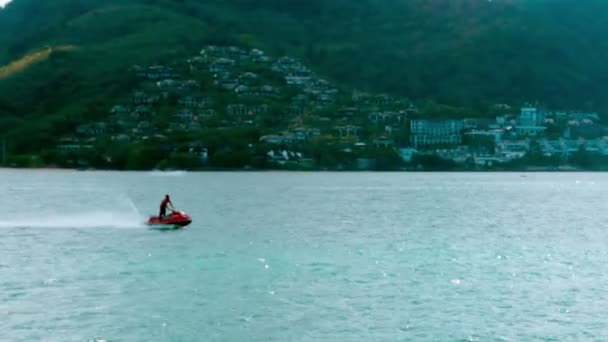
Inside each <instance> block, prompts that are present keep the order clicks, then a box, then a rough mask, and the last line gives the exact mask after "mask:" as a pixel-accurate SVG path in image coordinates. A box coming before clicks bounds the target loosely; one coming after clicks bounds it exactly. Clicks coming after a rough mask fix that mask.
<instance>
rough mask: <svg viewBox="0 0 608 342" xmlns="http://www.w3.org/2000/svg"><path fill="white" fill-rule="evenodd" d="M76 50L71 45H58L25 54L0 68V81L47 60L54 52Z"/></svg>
mask: <svg viewBox="0 0 608 342" xmlns="http://www.w3.org/2000/svg"><path fill="white" fill-rule="evenodd" d="M76 49H77V48H76V47H75V46H73V45H60V46H53V47H49V48H46V49H44V50H39V51H36V52H32V53H30V54H27V55H25V56H23V57H21V58H20V59H18V60H16V61H13V62H11V63H9V64H7V65H5V66H2V67H0V80H1V79H5V78H8V77H11V76H13V75H15V74H17V73H20V72H22V71H24V70H26V69H27V68H29V67H30V66H32V65H34V64H37V63H40V62H43V61H45V60H47V59H48V58H49V57H50V56H51V55H52V54H53V53H54V52H57V51H73V50H76Z"/></svg>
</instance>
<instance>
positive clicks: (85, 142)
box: [56, 46, 608, 170]
mask: <svg viewBox="0 0 608 342" xmlns="http://www.w3.org/2000/svg"><path fill="white" fill-rule="evenodd" d="M129 72H130V73H132V74H133V75H134V76H135V77H136V78H137V79H138V82H137V86H136V87H135V88H134V89H132V91H131V93H130V94H125V96H124V98H121V99H117V101H116V103H115V104H114V105H113V106H112V107H110V108H108V109H107V118H106V119H104V120H99V121H95V122H90V123H87V124H83V125H80V126H78V127H77V128H76V129H75V131H74V132H73V133H72V134H70V135H67V136H64V137H61V138H60V139H59V141H58V142H57V146H56V150H57V152H58V153H59V154H63V155H66V156H70V155H73V154H79V153H80V154H82V153H94V152H95V151H96V149H97V145H98V142H99V141H100V140H102V139H104V140H109V141H111V142H112V143H114V144H132V143H136V142H142V141H146V140H151V139H154V140H156V141H161V142H163V146H164V151H168V153H171V151H173V150H176V149H178V147H177V144H176V143H175V140H176V139H175V137H176V136H178V135H179V136H186V137H187V138H185V139H181V141H182V147H181V148H182V150H183V141H184V140H188V141H186V144H187V148H186V150H185V152H187V153H190V154H192V155H194V156H196V158H198V159H199V160H200V162H201V165H203V166H204V165H205V164H206V163H207V162H208V161H209V158H212V156H211V153H212V152H213V151H210V150H209V146H208V142H207V141H205V140H204V139H202V138H197V137H199V136H200V135H199V134H198V133H199V132H202V131H204V130H219V131H221V130H226V129H233V128H247V127H251V128H254V127H258V128H260V131H261V132H264V133H263V134H260V136H259V139H258V140H257V141H255V142H252V143H251V144H250V146H249V148H250V149H251V150H252V151H253V150H255V151H257V152H259V151H260V150H263V153H264V158H266V161H267V162H268V163H269V164H268V165H271V166H273V167H278V168H280V167H283V166H290V167H296V168H297V167H298V166H303V167H304V166H306V167H308V168H314V164H315V162H316V160H315V156H313V155H308V154H307V152H306V150H307V149H305V148H303V147H304V146H306V145H307V144H314V143H318V142H323V143H324V144H328V145H331V146H334V147H335V148H338V149H339V150H340V152H341V153H344V154H352V155H353V164H352V165H351V166H350V168H352V169H358V170H373V169H375V167H376V163H377V160H376V158H375V157H374V152H373V151H376V152H377V151H379V150H386V151H389V152H390V153H394V154H395V155H396V156H398V158H400V160H401V161H402V162H403V165H402V167H403V168H404V169H408V168H410V169H411V168H414V169H415V168H416V167H417V165H416V158H417V157H419V156H435V157H437V158H441V159H443V160H449V161H451V162H453V163H454V164H455V165H467V166H469V167H473V168H488V167H495V166H497V165H502V164H508V163H511V162H513V161H515V160H518V159H521V158H524V157H525V156H526V155H528V154H529V153H532V152H534V153H537V154H539V155H541V156H544V157H549V158H556V159H559V160H562V161H563V162H564V163H567V162H568V160H569V159H570V158H571V157H572V156H573V155H575V154H576V153H579V152H580V151H586V152H588V153H593V154H598V155H602V156H608V140H607V138H606V136H607V133H608V130H607V127H606V126H604V125H602V124H601V120H600V116H599V115H598V114H597V113H593V112H581V111H556V110H548V109H545V108H543V107H541V106H537V105H526V106H523V107H522V108H512V107H511V106H509V105H507V104H497V105H495V109H496V113H500V114H499V115H496V116H495V117H492V118H491V119H489V118H487V117H483V118H476V117H470V118H449V117H448V118H445V119H437V118H429V117H426V116H425V113H424V112H422V111H421V110H419V108H418V107H417V106H416V104H415V103H414V102H412V101H410V100H409V99H405V98H395V97H392V96H388V95H383V94H370V93H366V92H361V91H357V90H352V89H344V88H342V87H339V86H336V85H334V84H332V82H330V81H328V80H325V79H323V78H321V77H320V76H318V75H317V74H316V73H315V72H313V71H312V70H311V69H310V68H309V67H307V66H306V65H304V64H303V63H302V62H301V61H298V60H297V59H294V58H290V57H282V58H278V59H275V58H272V57H270V56H268V55H266V54H265V53H264V52H263V51H261V50H259V49H252V50H249V49H244V48H240V47H234V46H207V47H205V48H204V49H202V50H201V51H200V53H199V54H198V55H196V56H193V57H192V58H190V59H187V60H185V61H181V62H176V63H173V64H171V65H151V66H140V65H135V66H133V67H132V68H131V69H130V70H129ZM269 120H270V121H272V120H275V121H277V120H278V123H277V124H276V126H280V127H281V128H276V127H272V125H270V126H269V125H268V122H269ZM262 146H263V147H264V148H263V149H261V147H262ZM358 151H372V152H369V153H358Z"/></svg>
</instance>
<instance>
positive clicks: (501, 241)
mask: <svg viewBox="0 0 608 342" xmlns="http://www.w3.org/2000/svg"><path fill="white" fill-rule="evenodd" d="M607 190H608V175H606V174H586V173H582V174H578V173H573V174H541V173H538V174H525V175H524V174H516V173H513V174H465V173H462V174H407V173H399V174H397V173H395V174H382V173H359V174H351V173H201V174H191V173H182V172H174V173H155V172H150V173H104V172H65V171H56V172H54V171H0V191H1V192H2V194H4V195H3V196H2V197H1V198H0V205H1V207H2V208H3V210H2V217H0V231H1V232H2V236H1V237H0V251H1V253H0V318H1V319H0V340H2V341H95V340H107V341H490V340H504V341H533V340H540V341H553V340H554V341H583V340H597V341H600V340H608V324H607V323H606V317H608V306H607V305H606V303H607V302H608V286H607V285H608V230H607V222H608V220H607V215H608V214H606V212H607V211H606V206H607V204H606V198H607V196H608V195H607V194H608V192H607ZM165 193H170V194H171V195H172V198H173V201H174V204H175V205H176V206H177V207H179V208H180V209H182V210H184V211H186V212H188V213H190V214H191V215H192V216H193V218H194V223H193V224H192V226H190V227H189V228H188V229H185V230H178V231H154V230H150V229H148V228H147V227H146V226H145V225H143V223H142V222H143V221H145V219H146V216H147V215H148V214H152V213H155V212H156V210H157V207H158V204H159V202H160V200H161V199H162V196H163V195H164V194H165Z"/></svg>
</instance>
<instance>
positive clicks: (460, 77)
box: [0, 0, 608, 169]
mask: <svg viewBox="0 0 608 342" xmlns="http://www.w3.org/2000/svg"><path fill="white" fill-rule="evenodd" d="M606 13H608V2H606V1H603V0H588V1H584V2H580V1H575V0H520V1H506V0H494V1H454V0H432V1H431V0H407V1H405V0H362V1H352V0H291V1H285V0H223V1H219V0H53V1H39V0H14V1H13V2H11V3H10V4H9V5H8V6H7V7H6V8H5V9H3V10H0V65H4V64H7V63H9V62H10V61H13V60H16V59H19V58H20V57H22V56H24V55H26V54H28V53H30V52H33V51H37V50H40V49H43V48H45V47H48V46H60V45H73V46H75V47H76V50H68V51H59V50H58V51H54V52H53V53H52V54H51V56H50V57H49V58H48V59H47V60H45V61H43V62H41V63H38V64H33V65H31V66H29V67H28V68H27V69H26V70H25V71H24V72H22V73H18V74H15V75H13V76H12V77H10V78H7V79H0V136H3V137H6V138H7V139H8V140H9V141H10V145H9V150H10V152H11V153H13V154H28V153H37V154H40V153H41V152H42V151H44V150H46V149H48V148H49V146H52V145H53V144H54V143H55V142H56V139H57V138H58V137H61V136H64V135H66V134H69V133H70V132H73V131H74V128H75V127H76V126H77V125H78V124H80V123H82V122H88V121H94V120H102V119H104V117H105V116H106V115H107V111H108V109H109V108H110V107H111V106H113V105H114V104H116V103H117V101H118V100H122V99H124V98H125V97H128V94H129V93H130V91H132V90H133V88H134V87H135V86H136V85H137V80H136V79H135V77H134V75H133V73H130V72H128V70H129V68H131V67H132V66H133V65H134V64H140V65H150V64H154V63H161V64H173V63H175V62H176V61H178V62H179V61H183V60H185V59H186V58H189V57H191V56H192V55H195V54H196V53H197V51H199V50H200V49H201V48H202V47H203V46H205V45H206V44H218V45H227V44H235V45H241V46H245V47H259V48H261V49H263V50H265V51H266V52H267V53H268V54H271V55H274V56H281V55H291V56H294V57H298V58H301V59H303V60H304V61H305V62H306V63H307V64H308V65H310V66H311V67H312V68H313V69H314V71H315V72H317V73H318V74H320V75H323V76H324V77H327V78H330V79H332V81H334V82H335V83H337V84H339V85H344V86H347V87H345V88H346V89H349V88H350V87H358V88H361V89H363V90H369V91H384V92H388V93H391V94H394V95H397V96H403V97H408V98H411V99H414V100H416V102H417V103H419V104H420V109H421V115H422V116H424V117H427V118H429V117H430V118H464V117H476V116H484V115H485V116H488V117H492V116H493V115H495V114H497V113H495V112H493V111H492V110H491V109H490V108H491V107H492V105H493V104H495V103H509V104H512V105H518V104H520V103H522V102H524V101H540V102H542V103H544V104H546V105H547V106H549V107H561V108H573V109H574V108H578V109H582V110H596V111H602V110H606V109H608V97H606V96H604V94H603V92H604V86H603V85H604V84H606V81H608V66H607V64H606V60H608V43H606V40H605V38H604V35H605V29H606V27H605V23H606V19H607V18H605V17H606V16H607V14H606ZM250 71H252V72H256V73H258V74H260V76H262V77H265V78H266V79H268V80H270V81H269V82H270V83H271V84H273V85H274V84H276V83H278V82H280V80H279V79H278V78H277V76H276V75H273V74H272V73H268V72H267V71H265V70H263V69H256V67H255V66H252V68H251V70H250ZM273 77H275V78H274V79H273ZM201 81H202V80H201ZM204 81H205V82H203V83H205V84H209V82H208V81H209V80H204ZM204 90H205V91H208V90H209V89H204ZM209 93H210V94H211V95H213V96H214V98H215V99H216V100H217V103H218V106H217V107H218V108H225V106H226V105H227V104H229V103H230V102H231V99H230V98H229V97H227V96H226V95H225V94H223V93H215V92H213V91H209ZM283 95H284V98H280V99H277V100H276V101H275V102H282V101H285V99H286V98H288V97H289V96H287V95H288V94H283ZM289 95H292V94H289ZM271 107H272V110H271V111H270V112H269V113H267V114H265V115H263V116H262V117H261V118H260V119H259V122H260V123H261V125H260V126H261V128H260V126H258V128H256V129H252V130H249V131H242V130H240V129H236V130H233V129H221V130H220V129H218V128H219V127H223V126H224V123H223V122H221V120H220V119H217V118H211V119H209V121H208V126H207V127H208V128H210V129H209V130H206V131H203V132H201V133H200V134H198V135H197V136H195V137H189V139H186V140H197V139H200V140H201V141H204V143H205V145H206V146H207V147H208V148H209V153H210V155H209V163H210V165H213V166H220V165H223V163H227V165H234V166H238V167H240V166H246V165H252V164H253V165H266V164H265V158H264V157H263V153H262V152H259V151H258V152H256V153H257V154H256V153H252V152H251V150H250V149H249V148H250V147H249V145H250V144H255V143H257V142H258V139H259V137H260V136H261V135H263V134H266V133H270V132H276V131H277V130H279V129H282V128H283V126H284V124H285V122H284V121H285V120H284V118H283V117H281V115H282V113H281V111H280V110H279V109H278V106H277V104H276V103H271ZM332 113H335V108H332V109H331V110H327V113H318V114H319V115H320V116H330V115H331V114H332ZM214 120H215V121H214ZM154 123H155V124H156V125H157V126H158V127H160V128H166V127H168V125H169V124H170V121H169V118H168V115H167V114H166V113H165V112H161V113H160V115H159V116H158V117H157V118H156V122H154ZM562 128H563V127H562V126H559V125H555V126H551V127H549V136H550V137H557V136H559V135H560V133H561V131H562ZM377 133H378V132H376V131H374V130H372V129H367V128H366V129H365V130H364V132H362V135H363V136H364V137H365V138H371V137H373V136H374V135H375V134H377ZM394 138H395V141H396V143H397V144H399V145H403V144H405V143H407V141H408V139H409V133H408V132H407V130H403V131H402V132H399V133H397V134H396V135H395V136H394ZM472 144H474V145H482V146H485V147H487V149H488V150H491V149H492V146H491V144H490V143H487V142H474V143H472ZM313 145H314V144H313ZM304 150H305V149H303V151H304ZM305 152H307V155H308V156H310V157H312V158H314V159H315V160H316V161H317V165H316V166H318V167H321V168H333V167H342V168H353V167H354V165H355V160H356V158H357V157H358V156H357V155H356V153H348V152H344V149H343V147H341V146H340V147H339V146H337V145H324V144H320V145H318V146H317V145H314V146H311V147H310V148H309V150H308V151H305ZM182 153H186V152H185V151H180V152H177V153H174V152H172V151H164V150H163V149H162V146H158V145H154V144H152V145H150V144H135V145H133V146H126V147H124V146H123V147H120V146H118V147H117V146H114V145H112V144H107V146H104V148H103V149H101V152H100V155H99V156H95V157H94V158H88V159H87V158H83V157H82V156H74V158H71V159H74V161H73V162H74V164H78V160H81V161H82V160H83V159H87V160H86V162H87V163H90V164H95V165H98V166H99V167H128V168H138V169H139V168H148V167H158V166H159V165H160V166H161V167H164V166H168V165H170V164H176V165H187V166H188V167H198V164H197V163H198V161H197V160H195V159H196V158H194V159H192V156H191V155H189V154H188V155H184V154H182ZM378 153H380V152H378ZM380 154H382V153H380ZM252 156H254V157H252ZM106 157H107V158H106ZM375 157H377V158H376V159H378V160H377V164H376V165H377V167H378V168H381V169H395V168H398V167H400V165H399V163H397V162H396V159H395V158H394V156H393V155H391V154H387V155H384V156H382V157H379V156H375ZM43 159H44V160H47V159H48V160H55V161H57V160H59V159H61V158H59V157H57V156H54V155H52V153H46V155H45V156H44V157H43ZM108 160H110V161H108ZM419 162H421V163H422V164H424V165H423V166H425V167H427V168H430V169H450V168H451V167H452V165H448V164H445V163H443V161H440V160H435V159H429V158H427V157H424V158H422V159H420V160H419ZM20 163H26V164H27V163H30V161H27V162H24V161H20ZM578 163H579V164H585V162H584V158H583V157H581V158H580V160H579V161H578Z"/></svg>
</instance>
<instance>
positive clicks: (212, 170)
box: [0, 167, 608, 174]
mask: <svg viewBox="0 0 608 342" xmlns="http://www.w3.org/2000/svg"><path fill="white" fill-rule="evenodd" d="M0 171H44V172H128V173H153V172H157V173H167V174H168V173H181V172H184V173H271V172H274V173H279V172H280V173H530V174H533V173H604V172H608V170H587V169H580V168H570V167H565V168H549V167H530V168H527V169H521V170H473V169H471V170H465V169H454V170H338V169H326V170H295V169H293V170H292V169H253V168H242V169H235V168H225V169H224V168H206V169H193V170H188V169H183V170H180V169H167V170H161V169H149V170H125V169H96V168H87V169H79V168H60V167H0Z"/></svg>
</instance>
